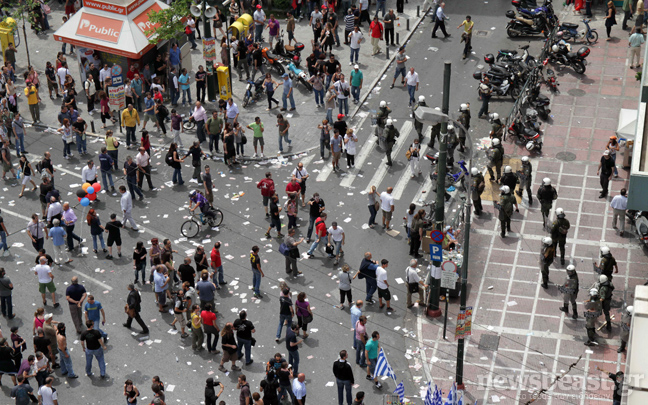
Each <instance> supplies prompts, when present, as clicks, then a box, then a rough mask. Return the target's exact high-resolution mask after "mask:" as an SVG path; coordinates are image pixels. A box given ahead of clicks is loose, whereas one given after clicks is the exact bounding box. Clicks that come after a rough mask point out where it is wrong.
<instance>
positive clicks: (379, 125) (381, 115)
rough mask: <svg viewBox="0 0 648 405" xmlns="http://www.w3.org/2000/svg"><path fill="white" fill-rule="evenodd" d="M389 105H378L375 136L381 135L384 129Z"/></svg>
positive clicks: (389, 111)
mask: <svg viewBox="0 0 648 405" xmlns="http://www.w3.org/2000/svg"><path fill="white" fill-rule="evenodd" d="M391 112H392V111H391V109H390V108H389V107H379V108H378V112H376V136H377V137H381V136H382V134H383V131H384V130H385V125H386V124H387V117H388V116H389V114H390V113H391Z"/></svg>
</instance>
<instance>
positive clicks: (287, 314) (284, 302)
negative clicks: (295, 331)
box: [268, 286, 295, 370]
mask: <svg viewBox="0 0 648 405" xmlns="http://www.w3.org/2000/svg"><path fill="white" fill-rule="evenodd" d="M281 292H282V294H281V295H280V296H279V325H278V326H277V335H276V336H275V342H277V343H279V338H280V337H281V331H282V330H283V327H284V325H286V327H288V328H289V327H290V325H292V319H293V316H295V311H294V310H293V302H292V299H291V298H290V288H289V287H287V286H286V287H285V288H284V289H283V290H282V291H281ZM277 355H278V357H279V358H277ZM274 359H275V362H274V363H273V365H274V368H275V369H277V370H278V369H279V366H280V365H281V362H282V361H284V360H283V359H281V354H280V353H277V354H275V357H274ZM270 365H271V364H270V362H268V366H270Z"/></svg>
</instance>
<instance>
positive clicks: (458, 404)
mask: <svg viewBox="0 0 648 405" xmlns="http://www.w3.org/2000/svg"><path fill="white" fill-rule="evenodd" d="M457 405H463V394H461V398H459V402H457Z"/></svg>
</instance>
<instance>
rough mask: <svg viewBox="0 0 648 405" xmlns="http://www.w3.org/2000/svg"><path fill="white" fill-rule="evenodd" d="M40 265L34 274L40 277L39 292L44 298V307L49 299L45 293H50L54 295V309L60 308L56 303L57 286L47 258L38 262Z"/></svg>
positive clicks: (35, 268)
mask: <svg viewBox="0 0 648 405" xmlns="http://www.w3.org/2000/svg"><path fill="white" fill-rule="evenodd" d="M38 262H39V264H38V265H37V266H36V267H34V274H36V276H37V277H38V291H40V293H41V297H43V306H45V305H47V299H46V298H45V293H46V292H47V291H49V292H50V293H51V294H52V303H53V304H54V308H58V307H59V303H58V302H56V294H55V292H56V286H55V285H54V274H52V268H51V267H50V266H48V265H47V258H46V257H45V256H41V258H40V259H39V260H38Z"/></svg>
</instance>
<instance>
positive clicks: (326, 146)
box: [320, 121, 331, 159]
mask: <svg viewBox="0 0 648 405" xmlns="http://www.w3.org/2000/svg"><path fill="white" fill-rule="evenodd" d="M329 122H330V121H329ZM324 149H328V150H329V156H330V155H331V142H330V141H327V140H326V139H321V138H320V156H321V157H322V159H324Z"/></svg>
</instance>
